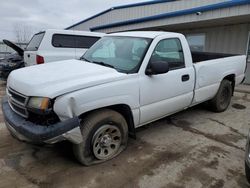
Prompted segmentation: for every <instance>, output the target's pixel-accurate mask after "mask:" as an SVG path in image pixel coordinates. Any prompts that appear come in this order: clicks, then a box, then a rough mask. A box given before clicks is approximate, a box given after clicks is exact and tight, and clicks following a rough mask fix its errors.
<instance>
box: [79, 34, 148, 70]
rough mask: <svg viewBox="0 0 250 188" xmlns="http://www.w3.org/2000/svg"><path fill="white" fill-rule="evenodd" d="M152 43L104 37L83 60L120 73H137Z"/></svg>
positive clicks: (141, 40)
mask: <svg viewBox="0 0 250 188" xmlns="http://www.w3.org/2000/svg"><path fill="white" fill-rule="evenodd" d="M151 41H152V39H147V38H136V37H103V38H102V39H100V40H99V41H97V42H96V43H95V44H94V45H93V46H92V47H91V48H90V49H89V50H88V51H87V52H86V53H85V54H84V55H83V56H82V58H81V59H84V60H86V61H88V62H92V63H97V64H100V65H103V66H107V67H112V68H115V69H116V70H117V71H119V72H124V73H136V72H138V70H139V68H140V65H141V62H142V60H143V58H144V55H145V53H146V51H147V49H148V47H149V44H150V42H151Z"/></svg>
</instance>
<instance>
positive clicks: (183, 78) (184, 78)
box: [181, 74, 189, 82]
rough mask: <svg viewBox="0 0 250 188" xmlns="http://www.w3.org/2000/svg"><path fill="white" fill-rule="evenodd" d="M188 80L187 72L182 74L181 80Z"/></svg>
mask: <svg viewBox="0 0 250 188" xmlns="http://www.w3.org/2000/svg"><path fill="white" fill-rule="evenodd" d="M188 80H189V74H185V75H182V77H181V81H183V82H186V81H188Z"/></svg>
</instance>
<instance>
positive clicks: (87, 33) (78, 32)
mask: <svg viewBox="0 0 250 188" xmlns="http://www.w3.org/2000/svg"><path fill="white" fill-rule="evenodd" d="M43 32H44V31H43ZM45 32H46V33H52V34H68V35H87V36H96V37H102V36H104V35H105V33H99V32H91V31H75V30H64V29H46V30H45Z"/></svg>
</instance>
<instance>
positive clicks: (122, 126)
mask: <svg viewBox="0 0 250 188" xmlns="http://www.w3.org/2000/svg"><path fill="white" fill-rule="evenodd" d="M106 126H109V127H111V130H112V129H114V130H117V132H119V133H120V134H119V135H120V138H119V139H120V141H119V139H118V141H119V142H120V144H119V146H115V147H117V148H115V150H112V149H111V148H112V147H111V144H110V145H109V146H102V147H108V148H109V149H110V150H111V152H110V153H111V155H110V153H109V155H108V157H107V158H105V157H104V158H101V159H100V157H99V158H97V157H96V156H98V154H97V151H96V149H95V144H94V141H93V140H95V141H96V140H99V141H98V143H99V142H101V141H100V140H102V139H103V138H104V136H106V135H109V134H111V133H109V132H108V133H107V131H108V130H104V129H105V128H106ZM101 129H103V130H104V132H105V133H100V135H98V136H99V137H98V138H96V134H97V133H99V130H101ZM107 129H108V128H107ZM81 132H82V138H83V142H82V143H80V144H75V145H73V151H74V155H75V157H76V158H77V160H78V161H79V162H80V163H81V164H83V165H85V166H89V165H92V164H97V163H101V162H104V161H107V160H110V159H112V158H114V157H116V156H117V155H118V154H120V153H121V152H122V151H123V150H124V149H125V148H126V147H127V142H128V126H127V122H126V120H125V119H124V117H123V116H122V115H121V114H119V113H118V112H116V111H113V110H109V109H103V110H98V111H94V112H92V113H91V114H89V115H87V116H86V117H85V118H84V119H83V120H82V121H81ZM102 134H105V135H103V136H101V135H102ZM100 136H101V137H100ZM110 138H113V136H110ZM104 141H105V140H104ZM113 141H114V142H115V140H114V138H113ZM102 143H103V142H102ZM105 144H106V143H105ZM99 145H100V143H99ZM98 147H100V146H98ZM103 150H105V148H102V150H101V151H102V153H103V155H104V153H105V152H103ZM98 151H99V150H98ZM105 151H106V150H105ZM112 152H114V153H112Z"/></svg>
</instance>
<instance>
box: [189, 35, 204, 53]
mask: <svg viewBox="0 0 250 188" xmlns="http://www.w3.org/2000/svg"><path fill="white" fill-rule="evenodd" d="M186 38H187V41H188V44H189V46H190V49H191V51H195V52H203V51H205V40H206V35H205V34H192V35H187V36H186Z"/></svg>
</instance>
